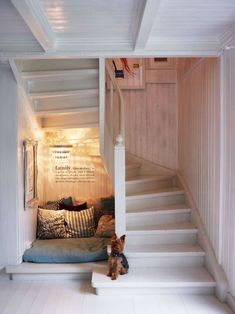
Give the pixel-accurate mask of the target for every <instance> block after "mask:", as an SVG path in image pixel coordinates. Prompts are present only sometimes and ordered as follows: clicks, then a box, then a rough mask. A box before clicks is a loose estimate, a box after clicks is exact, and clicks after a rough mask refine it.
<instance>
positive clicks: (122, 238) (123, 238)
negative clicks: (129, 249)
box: [120, 234, 126, 243]
mask: <svg viewBox="0 0 235 314" xmlns="http://www.w3.org/2000/svg"><path fill="white" fill-rule="evenodd" d="M120 239H121V241H122V242H123V243H124V242H125V239H126V235H125V234H124V235H122V236H121V237H120Z"/></svg>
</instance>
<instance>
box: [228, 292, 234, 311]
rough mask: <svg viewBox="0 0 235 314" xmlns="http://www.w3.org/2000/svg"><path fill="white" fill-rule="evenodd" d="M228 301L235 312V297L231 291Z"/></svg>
mask: <svg viewBox="0 0 235 314" xmlns="http://www.w3.org/2000/svg"><path fill="white" fill-rule="evenodd" d="M227 303H228V306H229V307H230V308H231V309H232V310H233V312H235V298H234V297H233V296H232V295H231V294H230V293H228V295H227Z"/></svg>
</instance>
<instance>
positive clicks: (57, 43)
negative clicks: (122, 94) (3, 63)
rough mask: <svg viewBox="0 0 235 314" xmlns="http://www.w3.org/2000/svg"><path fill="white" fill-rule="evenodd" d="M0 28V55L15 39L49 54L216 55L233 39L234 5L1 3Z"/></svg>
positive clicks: (180, 1) (176, 0)
mask: <svg viewBox="0 0 235 314" xmlns="http://www.w3.org/2000/svg"><path fill="white" fill-rule="evenodd" d="M17 11H18V12H17ZM26 24H27V25H28V26H26ZM0 26H1V27H0V53H1V51H7V48H6V47H9V45H6V43H7V42H9V40H11V41H14V40H15V43H16V46H17V45H18V50H19V51H24V50H26V51H28V52H32V51H40V50H41V49H40V48H39V45H38V43H39V44H40V45H41V47H42V48H43V51H44V52H45V53H51V54H63V53H65V54H71V53H73V54H76V53H77V54H78V55H79V54H80V55H81V54H84V55H86V54H89V53H91V54H92V53H93V54H95V55H97V56H98V55H102V54H104V55H105V54H106V55H108V54H109V55H115V54H116V55H118V54H119V55H127V56H128V55H138V54H139V55H146V56H148V55H157V54H159V55H187V54H188V55H200V54H201V55H205V54H207V55H216V54H218V53H219V52H220V51H221V49H222V48H223V47H224V46H225V45H226V43H227V42H228V40H229V39H230V38H232V37H234V36H235V1H234V0H86V1H84V0H34V1H33V0H11V1H10V0H0ZM32 34H33V36H32ZM35 39H36V40H37V42H36V41H35ZM19 42H20V43H22V46H24V44H25V47H24V49H23V48H22V47H20V45H19ZM29 43H30V44H31V45H32V44H34V47H31V46H30V44H29ZM4 44H5V46H4Z"/></svg>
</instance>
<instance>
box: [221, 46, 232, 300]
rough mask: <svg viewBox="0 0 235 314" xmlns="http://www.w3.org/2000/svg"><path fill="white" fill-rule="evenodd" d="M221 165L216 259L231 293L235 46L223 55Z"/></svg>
mask: <svg viewBox="0 0 235 314" xmlns="http://www.w3.org/2000/svg"><path fill="white" fill-rule="evenodd" d="M222 58H223V61H224V63H223V64H224V66H223V68H224V73H223V83H224V84H223V85H224V88H223V90H224V103H223V109H224V111H223V125H222V126H223V128H222V130H223V133H222V134H223V142H222V143H223V146H222V154H223V167H222V174H223V176H222V181H221V182H222V195H223V202H222V204H223V205H222V213H221V225H222V236H221V250H220V261H221V263H222V266H223V268H224V270H225V272H226V274H227V278H228V281H229V285H230V292H231V294H232V295H233V297H235V193H234V191H235V180H234V177H235V89H234V77H235V50H234V49H231V50H225V52H224V55H223V57H222Z"/></svg>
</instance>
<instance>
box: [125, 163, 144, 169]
mask: <svg viewBox="0 0 235 314" xmlns="http://www.w3.org/2000/svg"><path fill="white" fill-rule="evenodd" d="M140 167H141V164H137V163H127V164H126V169H133V168H140Z"/></svg>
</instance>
